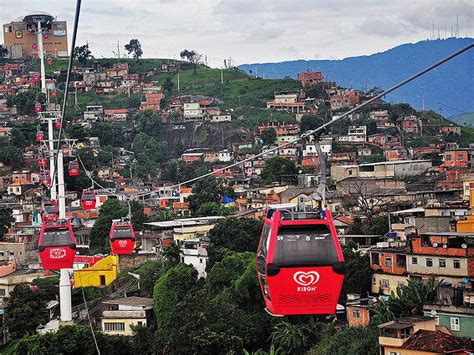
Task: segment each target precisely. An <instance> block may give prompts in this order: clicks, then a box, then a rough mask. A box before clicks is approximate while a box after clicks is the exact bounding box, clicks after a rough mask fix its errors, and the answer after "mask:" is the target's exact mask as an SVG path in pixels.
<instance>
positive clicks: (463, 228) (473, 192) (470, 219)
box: [456, 183, 474, 233]
mask: <svg viewBox="0 0 474 355" xmlns="http://www.w3.org/2000/svg"><path fill="white" fill-rule="evenodd" d="M471 184H472V185H474V183H471ZM470 186H471V185H470ZM469 201H470V203H469V205H470V207H471V213H472V211H474V186H473V187H469ZM456 232H461V233H474V215H471V216H466V219H463V220H459V221H457V223H456Z"/></svg>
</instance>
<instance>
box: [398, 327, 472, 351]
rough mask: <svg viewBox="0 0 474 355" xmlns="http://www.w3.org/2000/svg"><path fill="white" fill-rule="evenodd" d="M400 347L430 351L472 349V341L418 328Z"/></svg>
mask: <svg viewBox="0 0 474 355" xmlns="http://www.w3.org/2000/svg"><path fill="white" fill-rule="evenodd" d="M402 349H406V350H414V351H425V352H432V353H445V352H457V351H462V350H469V351H474V341H473V340H470V339H467V338H458V337H455V336H453V335H451V334H446V333H444V332H442V331H440V330H437V331H432V330H423V329H420V330H418V331H417V332H416V333H415V334H413V335H412V336H411V337H410V338H408V339H407V341H405V343H404V344H403V346H402Z"/></svg>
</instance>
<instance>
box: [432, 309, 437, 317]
mask: <svg viewBox="0 0 474 355" xmlns="http://www.w3.org/2000/svg"><path fill="white" fill-rule="evenodd" d="M430 313H431V315H432V316H433V317H436V315H437V314H438V312H436V310H434V309H432V310H431V312H430Z"/></svg>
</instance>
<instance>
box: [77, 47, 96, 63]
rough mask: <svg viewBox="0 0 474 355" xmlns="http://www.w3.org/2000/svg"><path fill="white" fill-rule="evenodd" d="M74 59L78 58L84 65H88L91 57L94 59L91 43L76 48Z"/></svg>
mask: <svg viewBox="0 0 474 355" xmlns="http://www.w3.org/2000/svg"><path fill="white" fill-rule="evenodd" d="M74 59H77V60H78V61H79V63H81V64H82V65H84V66H85V65H87V63H88V62H89V60H90V59H92V53H91V51H90V50H89V45H88V44H84V45H82V46H77V47H76V48H74Z"/></svg>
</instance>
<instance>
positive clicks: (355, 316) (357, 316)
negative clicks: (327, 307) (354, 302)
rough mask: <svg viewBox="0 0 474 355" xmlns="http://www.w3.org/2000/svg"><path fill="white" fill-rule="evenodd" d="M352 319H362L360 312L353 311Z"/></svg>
mask: <svg viewBox="0 0 474 355" xmlns="http://www.w3.org/2000/svg"><path fill="white" fill-rule="evenodd" d="M352 318H355V319H359V318H360V310H358V309H353V310H352Z"/></svg>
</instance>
